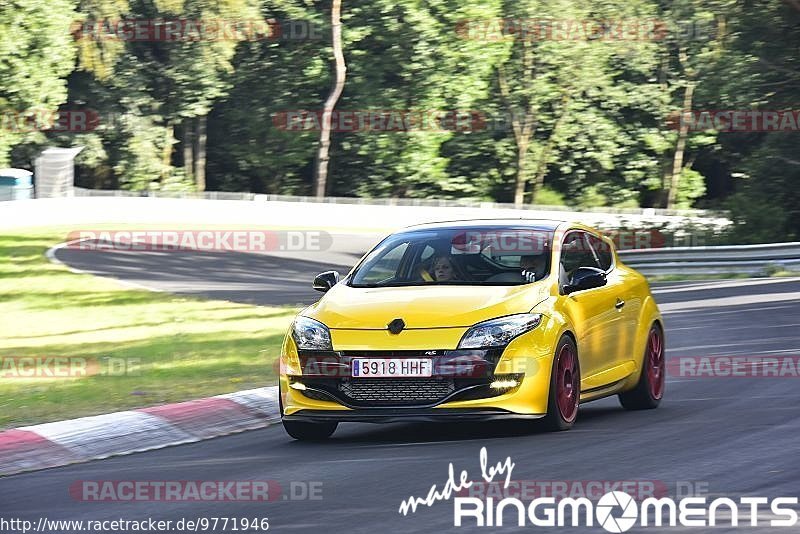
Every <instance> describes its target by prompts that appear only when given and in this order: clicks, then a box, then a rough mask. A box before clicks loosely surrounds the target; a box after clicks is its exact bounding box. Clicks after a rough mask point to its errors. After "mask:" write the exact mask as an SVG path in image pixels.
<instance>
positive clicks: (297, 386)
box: [289, 382, 306, 391]
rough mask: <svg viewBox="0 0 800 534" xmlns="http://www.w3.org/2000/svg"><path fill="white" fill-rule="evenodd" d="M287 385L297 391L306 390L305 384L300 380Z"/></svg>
mask: <svg viewBox="0 0 800 534" xmlns="http://www.w3.org/2000/svg"><path fill="white" fill-rule="evenodd" d="M289 387H290V388H292V389H296V390H297V391H305V390H306V385H305V384H303V383H302V382H292V383H291V384H290V385H289Z"/></svg>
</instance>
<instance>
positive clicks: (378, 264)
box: [349, 226, 553, 287]
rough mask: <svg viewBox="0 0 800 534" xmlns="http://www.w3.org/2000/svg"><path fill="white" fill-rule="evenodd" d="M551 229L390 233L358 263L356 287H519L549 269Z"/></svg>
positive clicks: (539, 278) (448, 230)
mask: <svg viewBox="0 0 800 534" xmlns="http://www.w3.org/2000/svg"><path fill="white" fill-rule="evenodd" d="M552 237H553V232H552V230H550V229H543V228H530V227H528V228H526V227H508V226H497V227H494V226H487V227H477V228H470V227H462V228H441V229H440V228H436V229H421V230H413V231H406V232H402V233H398V234H394V235H391V236H389V237H387V238H386V239H384V240H383V241H382V242H381V243H380V244H379V245H378V246H377V247H375V248H374V249H373V250H372V251H371V252H370V253H369V254H368V255H367V256H366V257H365V258H364V260H363V261H362V262H361V263H360V264H359V265H358V266H357V267H356V270H355V272H354V273H353V276H352V277H351V279H350V282H349V285H350V286H352V287H399V286H420V285H498V286H516V285H522V284H529V283H531V282H536V281H538V280H541V279H543V278H544V277H546V276H547V274H548V272H549V270H550V251H551V243H552Z"/></svg>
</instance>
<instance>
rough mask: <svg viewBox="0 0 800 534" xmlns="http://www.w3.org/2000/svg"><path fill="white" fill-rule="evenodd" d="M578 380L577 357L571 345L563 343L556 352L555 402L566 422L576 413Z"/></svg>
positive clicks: (578, 394)
mask: <svg viewBox="0 0 800 534" xmlns="http://www.w3.org/2000/svg"><path fill="white" fill-rule="evenodd" d="M578 380H579V376H578V359H577V358H576V357H575V353H574V351H573V350H572V347H570V346H569V345H564V346H563V347H562V348H561V352H559V353H558V365H557V366H556V402H557V403H558V411H559V412H560V413H561V418H562V419H563V420H564V421H566V422H567V423H571V422H572V421H574V420H575V416H577V415H578V400H579V396H580V392H579V387H578Z"/></svg>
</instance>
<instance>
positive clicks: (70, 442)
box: [0, 386, 280, 476]
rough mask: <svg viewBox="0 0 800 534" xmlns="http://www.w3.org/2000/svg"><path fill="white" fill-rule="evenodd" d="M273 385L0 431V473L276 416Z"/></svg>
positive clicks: (165, 442)
mask: <svg viewBox="0 0 800 534" xmlns="http://www.w3.org/2000/svg"><path fill="white" fill-rule="evenodd" d="M278 411H279V410H278V388H277V387H274V386H273V387H266V388H259V389H250V390H245V391H238V392H236V393H229V394H226V395H218V396H216V397H208V398H205V399H197V400H192V401H187V402H179V403H176V404H165V405H162V406H152V407H149V408H141V409H138V410H129V411H124V412H115V413H109V414H104V415H95V416H91V417H81V418H79V419H69V420H66V421H58V422H55V423H44V424H41V425H34V426H26V427H20V428H15V429H11V430H6V431H3V432H0V476H3V475H11V474H14V473H20V472H22V471H33V470H38V469H46V468H49V467H58V466H62V465H67V464H71V463H76V462H86V461H89V460H98V459H101V458H108V457H110V456H118V455H122V454H131V453H134V452H141V451H147V450H152V449H160V448H162V447H168V446H170V445H179V444H181V443H192V442H195V441H201V440H204V439H209V438H214V437H218V436H224V435H227V434H233V433H236V432H244V431H245V430H254V429H258V428H264V427H266V426H269V425H271V424H275V423H277V422H278V421H279V420H280V415H279V413H278Z"/></svg>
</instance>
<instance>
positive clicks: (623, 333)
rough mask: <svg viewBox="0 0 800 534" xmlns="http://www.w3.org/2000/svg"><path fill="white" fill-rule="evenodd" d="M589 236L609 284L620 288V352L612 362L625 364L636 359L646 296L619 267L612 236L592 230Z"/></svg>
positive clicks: (615, 342)
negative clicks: (638, 290)
mask: <svg viewBox="0 0 800 534" xmlns="http://www.w3.org/2000/svg"><path fill="white" fill-rule="evenodd" d="M586 237H587V239H588V240H589V245H590V246H591V247H592V250H593V251H594V252H595V255H596V257H597V261H598V263H599V264H600V268H601V269H603V270H604V271H606V273H607V274H606V278H607V280H608V286H609V287H613V288H614V289H615V291H616V299H615V308H616V309H617V310H618V312H619V313H618V318H617V319H618V323H619V324H618V325H617V326H616V334H615V336H616V339H614V340H612V345H613V346H614V348H615V350H614V354H615V355H616V357H615V359H614V361H613V362H612V366H616V365H622V364H624V363H626V362H630V361H631V360H633V359H634V354H633V344H634V341H635V339H636V331H637V329H638V324H639V312H640V311H641V308H642V299H641V297H640V296H639V295H637V294H636V291H634V289H633V285H632V283H631V280H630V276H626V273H625V272H623V271H622V270H620V269H617V266H616V264H615V261H614V252H613V245H612V244H611V242H610V240H608V239H603V238H602V237H600V236H596V235H594V234H592V233H587V234H586Z"/></svg>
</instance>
